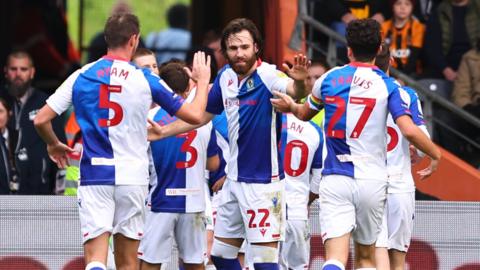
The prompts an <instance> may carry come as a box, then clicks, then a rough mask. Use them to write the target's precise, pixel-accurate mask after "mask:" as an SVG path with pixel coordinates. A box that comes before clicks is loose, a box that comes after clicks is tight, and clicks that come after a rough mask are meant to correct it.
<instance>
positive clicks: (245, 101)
mask: <svg viewBox="0 0 480 270" xmlns="http://www.w3.org/2000/svg"><path fill="white" fill-rule="evenodd" d="M289 80H290V79H289V78H288V77H287V76H286V75H285V74H284V73H282V72H281V71H278V70H277V69H276V67H275V66H274V65H270V64H268V63H265V62H263V63H262V62H259V63H258V67H257V69H256V70H255V71H254V72H253V73H252V74H251V75H250V76H248V77H247V78H245V79H243V80H242V81H238V77H237V74H236V73H235V72H234V71H233V70H232V69H231V68H230V66H228V65H227V66H226V67H224V68H223V69H222V70H221V71H220V72H219V74H218V76H217V78H216V79H215V82H214V83H213V86H212V89H211V90H210V93H209V97H208V104H207V111H208V112H210V113H213V114H220V113H222V112H223V111H225V112H226V117H227V123H228V141H229V147H230V154H229V160H227V166H228V174H227V178H228V179H230V180H233V181H239V182H246V183H270V182H274V181H279V180H281V179H283V177H284V174H283V168H282V163H281V160H280V155H279V149H278V141H279V139H280V133H281V114H280V113H276V112H275V111H274V109H273V107H272V104H271V103H270V98H272V97H273V94H272V91H274V90H276V91H279V92H283V93H285V92H286V88H287V84H288V82H289Z"/></svg>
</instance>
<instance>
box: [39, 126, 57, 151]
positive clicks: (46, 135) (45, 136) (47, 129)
mask: <svg viewBox="0 0 480 270" xmlns="http://www.w3.org/2000/svg"><path fill="white" fill-rule="evenodd" d="M35 129H36V130H37V133H38V135H39V136H40V138H42V140H43V141H44V142H45V143H46V144H49V145H54V144H56V143H58V141H59V140H58V137H57V135H55V132H54V131H53V127H52V122H50V121H48V122H45V123H40V124H37V123H35Z"/></svg>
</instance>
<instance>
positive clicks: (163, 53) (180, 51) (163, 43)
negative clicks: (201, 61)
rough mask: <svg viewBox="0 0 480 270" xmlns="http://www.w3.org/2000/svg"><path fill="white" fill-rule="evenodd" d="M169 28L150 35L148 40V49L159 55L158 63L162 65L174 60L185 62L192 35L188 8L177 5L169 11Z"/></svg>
mask: <svg viewBox="0 0 480 270" xmlns="http://www.w3.org/2000/svg"><path fill="white" fill-rule="evenodd" d="M167 21H168V25H169V28H167V29H165V30H163V31H160V32H157V33H150V34H149V35H148V36H147V39H146V42H145V43H146V46H147V48H149V49H151V50H152V51H154V52H155V53H156V55H157V63H159V64H162V63H164V62H167V61H169V60H170V59H172V58H176V59H180V60H185V56H186V52H187V51H188V50H189V49H190V42H191V34H190V31H188V30H187V29H188V6H186V5H184V4H176V5H173V6H172V7H170V8H169V9H168V11H167Z"/></svg>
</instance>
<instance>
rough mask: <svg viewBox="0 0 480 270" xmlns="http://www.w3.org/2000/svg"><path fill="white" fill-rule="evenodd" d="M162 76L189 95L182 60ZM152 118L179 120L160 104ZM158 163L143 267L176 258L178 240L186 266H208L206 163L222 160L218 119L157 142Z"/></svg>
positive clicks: (188, 268) (214, 164)
mask: <svg viewBox="0 0 480 270" xmlns="http://www.w3.org/2000/svg"><path fill="white" fill-rule="evenodd" d="M160 76H161V77H162V79H163V80H165V81H166V82H167V84H169V85H174V84H178V86H179V89H180V91H175V93H177V94H178V95H180V96H181V97H182V98H184V99H187V97H188V95H189V93H190V90H189V89H188V88H189V87H188V86H189V77H188V74H187V73H186V72H185V70H184V66H183V65H182V64H180V63H168V64H166V65H165V66H162V68H161V70H160ZM150 118H153V121H155V122H157V123H162V124H167V123H170V122H171V121H174V120H175V118H174V117H171V116H170V115H169V114H168V112H167V111H165V110H164V109H161V108H160V107H156V108H154V109H152V110H151V111H150ZM150 149H151V155H152V161H153V164H152V166H151V175H150V186H151V188H150V193H149V198H148V205H149V208H150V211H149V212H148V213H147V216H146V217H147V218H146V222H145V235H144V238H143V239H142V241H141V242H140V248H139V257H140V259H141V260H142V262H141V269H142V270H150V269H152V270H153V269H157V270H158V269H160V266H161V264H164V263H167V262H169V261H170V256H171V250H172V249H173V244H174V242H176V243H177V246H178V251H179V258H180V259H181V260H182V261H183V264H184V267H185V269H186V270H194V269H203V262H204V259H205V253H206V251H207V250H206V249H207V247H206V231H205V223H204V219H205V216H204V211H205V193H204V192H205V189H204V185H205V168H207V169H208V170H211V171H215V170H217V169H218V166H219V163H220V161H219V158H218V154H217V153H218V151H217V141H216V137H215V130H213V128H212V124H211V123H208V124H207V125H204V126H202V127H200V128H198V129H195V130H192V131H189V132H187V133H183V134H180V135H178V136H176V137H170V138H166V139H163V140H159V141H155V142H152V143H151V145H150Z"/></svg>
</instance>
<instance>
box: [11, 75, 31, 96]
mask: <svg viewBox="0 0 480 270" xmlns="http://www.w3.org/2000/svg"><path fill="white" fill-rule="evenodd" d="M31 85H32V80H31V79H28V80H26V81H22V80H21V79H18V78H15V79H14V80H13V81H10V82H8V93H9V94H10V95H11V96H13V97H16V98H21V97H23V95H25V93H26V92H27V90H28V89H29V88H30V86H31Z"/></svg>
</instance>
